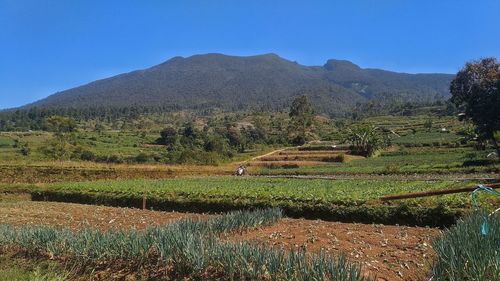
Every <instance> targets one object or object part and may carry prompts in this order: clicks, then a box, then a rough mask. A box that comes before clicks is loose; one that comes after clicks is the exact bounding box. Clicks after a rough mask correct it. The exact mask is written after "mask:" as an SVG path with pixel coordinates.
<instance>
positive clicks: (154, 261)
mask: <svg viewBox="0 0 500 281" xmlns="http://www.w3.org/2000/svg"><path fill="white" fill-rule="evenodd" d="M280 218H281V212H280V211H279V210H277V209H268V210H257V211H253V212H235V213H230V214H226V215H224V216H220V217H217V218H214V219H210V220H206V221H196V220H190V219H187V220H182V221H178V222H175V223H172V224H170V225H167V226H165V227H157V228H150V229H147V230H146V231H145V232H138V231H131V232H123V231H119V230H112V231H109V232H101V231H98V230H89V229H85V230H82V231H79V232H73V231H70V230H65V229H55V228H50V227H21V228H13V227H10V226H7V225H0V245H3V246H7V247H8V246H16V247H21V249H24V250H29V251H36V252H38V253H40V254H44V255H48V256H51V257H53V258H55V259H57V258H61V257H63V256H69V257H71V258H73V260H74V262H75V263H80V264H87V265H88V264H89V263H90V264H93V265H96V264H102V263H105V264H113V263H115V264H116V262H117V261H127V262H128V263H129V264H130V263H131V262H135V266H133V267H132V268H131V269H133V271H134V272H138V271H140V270H141V269H144V268H146V270H147V268H151V267H153V268H154V267H158V268H160V269H164V268H167V270H161V271H160V270H159V271H157V272H162V273H160V275H156V276H155V277H156V279H167V278H168V277H174V278H175V279H182V277H186V278H187V279H202V278H201V277H204V279H207V280H215V279H229V280H332V281H333V280H338V281H342V280H359V281H361V280H370V278H367V277H364V275H363V274H362V273H361V272H362V271H361V268H360V267H359V266H358V265H356V264H351V263H348V262H347V261H346V260H345V258H344V256H343V255H341V256H340V258H333V257H331V256H329V255H326V254H321V255H310V254H305V252H303V251H299V252H293V251H290V252H288V251H284V250H280V249H269V248H265V247H260V246H256V245H252V244H249V243H246V242H241V243H227V242H223V241H221V240H220V239H219V238H218V236H219V235H220V234H221V233H225V232H231V231H237V230H243V229H246V228H253V227H257V226H262V225H268V224H272V223H274V222H276V221H277V220H279V219H280ZM169 266H174V269H173V270H174V271H175V272H174V274H173V272H172V269H170V270H168V268H169ZM165 275H166V276H165ZM169 275H170V276H169ZM168 279H170V278H168Z"/></svg>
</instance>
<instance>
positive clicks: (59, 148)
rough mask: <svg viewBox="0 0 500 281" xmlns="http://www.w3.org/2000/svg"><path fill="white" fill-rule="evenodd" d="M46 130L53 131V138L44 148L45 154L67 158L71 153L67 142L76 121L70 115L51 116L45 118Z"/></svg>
mask: <svg viewBox="0 0 500 281" xmlns="http://www.w3.org/2000/svg"><path fill="white" fill-rule="evenodd" d="M44 124H45V125H44V127H45V128H46V130H48V131H51V132H54V137H55V138H54V139H53V140H51V141H50V142H49V143H48V144H47V146H46V147H45V149H44V152H45V154H46V155H48V156H50V157H52V158H55V159H67V158H69V157H70V155H71V145H70V143H69V140H70V137H71V133H73V132H75V131H76V121H75V120H74V119H73V118H70V117H63V116H51V117H49V118H47V119H45V122H44Z"/></svg>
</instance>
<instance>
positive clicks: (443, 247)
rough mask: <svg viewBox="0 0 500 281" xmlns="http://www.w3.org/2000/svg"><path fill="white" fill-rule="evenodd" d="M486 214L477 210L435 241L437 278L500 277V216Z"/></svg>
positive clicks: (481, 280) (484, 280)
mask: <svg viewBox="0 0 500 281" xmlns="http://www.w3.org/2000/svg"><path fill="white" fill-rule="evenodd" d="M486 217H487V215H486V214H485V213H481V212H476V213H474V214H472V215H471V216H469V217H467V218H465V219H464V220H463V221H461V222H459V223H457V224H456V225H455V226H453V227H452V228H450V229H449V230H447V231H445V232H444V233H443V235H442V236H440V237H438V238H437V239H435V240H434V241H433V248H434V250H435V251H436V253H437V258H436V263H435V265H434V268H433V274H434V279H433V280H450V281H455V280H456V281H458V280H477V281H490V280H500V253H499V252H498V251H499V250H500V216H498V215H492V216H490V217H487V219H486V221H485V218H486ZM485 222H487V229H488V231H487V233H486V235H483V234H482V228H483V224H484V223H485Z"/></svg>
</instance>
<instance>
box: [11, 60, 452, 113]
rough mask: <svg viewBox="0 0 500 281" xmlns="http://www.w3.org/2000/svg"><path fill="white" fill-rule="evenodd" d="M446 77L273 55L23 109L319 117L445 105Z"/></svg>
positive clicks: (195, 65) (114, 85)
mask: <svg viewBox="0 0 500 281" xmlns="http://www.w3.org/2000/svg"><path fill="white" fill-rule="evenodd" d="M452 78H453V75H451V74H439V73H432V74H426V73H418V74H409V73H400V72H392V71H388V70H382V69H373V68H361V67H359V66H358V65H356V64H354V63H352V62H350V61H347V60H337V59H329V60H327V62H326V63H325V64H324V65H323V66H305V65H301V64H299V63H297V62H294V61H290V60H287V59H284V58H282V57H280V56H279V55H277V54H274V53H268V54H262V55H253V56H230V55H224V54H219V53H209V54H199V55H193V56H189V57H180V56H176V57H173V58H171V59H169V60H167V61H164V62H162V63H160V64H158V65H154V66H152V67H149V68H146V69H142V70H134V71H130V72H127V73H122V74H119V75H116V76H112V77H108V78H104V79H99V80H96V81H93V82H90V83H87V84H84V85H81V86H78V87H75V88H71V89H68V90H64V91H60V92H57V93H54V94H53V95H50V96H48V97H47V98H44V99H41V100H39V101H36V102H34V103H31V104H28V105H25V106H23V107H21V108H30V107H35V106H36V107H42V108H57V107H74V108H79V107H95V106H111V107H124V106H129V105H132V104H141V105H144V106H155V105H175V106H178V107H179V108H181V109H200V108H220V109H223V110H244V109H247V108H250V107H256V106H271V107H274V108H280V107H283V106H285V105H286V104H288V103H289V102H290V101H291V100H292V99H293V98H294V97H295V96H298V95H307V96H309V97H310V99H311V101H312V102H313V104H315V106H316V107H317V108H318V111H320V112H324V113H331V114H335V113H342V112H345V111H346V110H348V109H349V108H352V107H353V106H355V105H356V104H359V103H364V102H368V101H370V100H373V99H377V98H382V99H387V98H389V99H396V100H397V99H401V100H403V101H405V102H406V101H410V102H415V101H417V102H418V101H427V100H435V99H440V98H447V97H449V93H448V87H449V82H450V81H451V79H452Z"/></svg>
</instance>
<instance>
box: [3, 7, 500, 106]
mask: <svg viewBox="0 0 500 281" xmlns="http://www.w3.org/2000/svg"><path fill="white" fill-rule="evenodd" d="M212 52H217V53H225V54H232V55H253V54H261V53H270V52H273V53H277V54H279V55H280V56H282V57H284V58H287V59H290V60H296V61H298V62H299V63H301V64H305V65H322V64H324V62H325V61H326V60H327V59H329V58H337V59H348V60H351V61H353V62H354V63H356V64H359V65H360V66H362V67H372V68H384V69H389V70H395V71H401V72H410V73H414V72H446V73H454V72H456V71H457V70H458V69H459V68H460V67H461V66H462V65H463V63H464V62H465V61H468V60H471V59H477V58H480V57H485V56H495V57H497V58H498V57H500V1H498V0H491V1H481V0H474V1H472V0H433V1H428V0H378V1H377V0H372V1H356V0H353V1H341V0H338V1H334V0H325V1H314V0H310V1H293V0H288V1H258V0H252V1H250V0H246V1H237V0H232V1H217V0H211V1H209V0H205V1H189V0H182V1H181V0H179V1H167V0H165V1H153V0H146V1H141V0H137V1H126V0H121V1H118V0H117V1H106V0H96V1H91V0H81V1H78V0H77V1H67V0H53V1H50V0H46V1H43V0H38V1H28V0H0V108H7V107H14V106H20V105H23V104H26V103H28V102H32V101H35V100H37V99H40V98H43V97H45V96H48V95H50V94H52V93H54V92H56V91H60V90H64V89H68V88H71V87H74V86H78V85H81V84H84V83H87V82H90V81H93V80H95V79H99V78H104V77H108V76H112V75H115V74H119V73H122V72H126V71H131V70H135V69H141V68H146V67H149V66H152V65H155V64H158V63H161V62H163V61H165V60H167V59H169V58H171V57H173V56H177V55H181V56H189V55H192V54H199V53H212Z"/></svg>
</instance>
